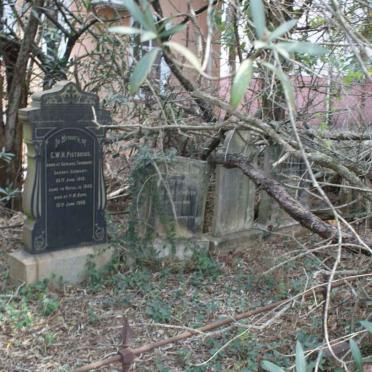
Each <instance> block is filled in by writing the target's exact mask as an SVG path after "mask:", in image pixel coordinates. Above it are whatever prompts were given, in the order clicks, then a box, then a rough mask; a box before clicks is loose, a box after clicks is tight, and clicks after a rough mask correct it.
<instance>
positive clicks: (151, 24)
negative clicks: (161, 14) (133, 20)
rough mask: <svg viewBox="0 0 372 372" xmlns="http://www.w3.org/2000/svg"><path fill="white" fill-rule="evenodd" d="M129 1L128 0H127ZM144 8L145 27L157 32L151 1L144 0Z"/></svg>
mask: <svg viewBox="0 0 372 372" xmlns="http://www.w3.org/2000/svg"><path fill="white" fill-rule="evenodd" d="M125 1H127V0H125ZM141 3H142V9H143V15H144V18H145V27H146V29H147V30H149V31H153V32H156V25H155V19H154V16H153V14H152V11H151V8H150V3H149V2H148V1H147V0H146V1H142V2H141Z"/></svg>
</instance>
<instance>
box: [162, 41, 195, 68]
mask: <svg viewBox="0 0 372 372" xmlns="http://www.w3.org/2000/svg"><path fill="white" fill-rule="evenodd" d="M163 45H164V46H167V47H169V48H170V49H172V50H173V51H175V52H177V53H180V54H182V55H183V56H184V57H185V58H186V60H187V61H188V62H189V63H190V64H191V65H192V66H193V67H194V68H195V69H196V70H198V71H201V64H200V61H199V59H198V57H196V55H195V54H194V53H193V52H191V50H189V49H187V48H186V47H184V46H183V45H181V44H178V43H175V42H174V41H167V42H165V43H163Z"/></svg>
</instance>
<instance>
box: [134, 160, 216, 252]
mask: <svg viewBox="0 0 372 372" xmlns="http://www.w3.org/2000/svg"><path fill="white" fill-rule="evenodd" d="M158 170H159V172H160V175H159V173H154V174H153V178H152V182H151V184H150V183H149V185H150V186H149V187H148V188H147V189H146V191H145V192H144V193H143V195H141V198H142V200H143V201H144V203H143V206H142V210H141V211H140V212H141V216H140V218H141V220H143V221H144V227H145V228H146V227H147V228H148V226H152V229H153V230H154V231H155V236H156V237H157V239H155V240H154V241H153V244H152V245H153V248H154V249H155V251H156V252H157V254H158V257H159V258H161V257H165V256H168V255H170V254H171V253H172V252H174V253H175V256H176V257H178V258H186V257H187V256H190V255H191V254H192V247H199V248H201V249H207V248H208V245H209V242H208V241H207V240H206V239H204V238H202V237H201V235H202V233H203V225H204V215H205V205H206V198H207V192H208V182H209V166H208V163H207V162H205V161H200V160H194V159H189V158H183V157H180V156H177V157H176V158H175V159H174V160H173V161H171V162H169V163H166V164H165V163H159V164H158Z"/></svg>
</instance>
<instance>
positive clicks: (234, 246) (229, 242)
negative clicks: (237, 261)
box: [206, 229, 262, 251]
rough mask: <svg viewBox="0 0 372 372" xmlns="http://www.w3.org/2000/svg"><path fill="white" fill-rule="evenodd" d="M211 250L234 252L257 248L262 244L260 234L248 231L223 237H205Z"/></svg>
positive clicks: (255, 231) (259, 232) (253, 230)
mask: <svg viewBox="0 0 372 372" xmlns="http://www.w3.org/2000/svg"><path fill="white" fill-rule="evenodd" d="M206 238H207V239H208V240H209V242H210V246H211V248H213V249H218V250H224V251H235V250H241V249H247V248H259V247H260V246H261V244H262V232H261V231H258V230H255V229H250V230H244V231H240V232H234V233H231V234H225V235H223V236H211V235H209V236H206Z"/></svg>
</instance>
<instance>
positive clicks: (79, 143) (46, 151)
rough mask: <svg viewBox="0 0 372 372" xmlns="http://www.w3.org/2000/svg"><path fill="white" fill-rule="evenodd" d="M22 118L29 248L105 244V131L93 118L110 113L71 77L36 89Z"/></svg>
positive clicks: (42, 249)
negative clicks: (49, 87) (103, 149)
mask: <svg viewBox="0 0 372 372" xmlns="http://www.w3.org/2000/svg"><path fill="white" fill-rule="evenodd" d="M19 117H20V120H21V121H22V122H23V128H24V129H23V130H24V141H25V142H26V144H27V159H28V167H27V177H26V182H25V187H24V192H23V210H24V213H25V215H26V221H25V224H24V229H23V240H24V246H25V249H26V251H27V252H29V253H31V254H39V253H42V252H50V251H54V250H61V249H67V248H73V249H77V247H82V246H84V247H86V246H92V245H96V244H102V243H104V242H105V241H106V222H105V216H104V209H105V204H106V195H105V182H104V177H103V164H102V149H101V146H102V141H103V140H104V134H105V131H104V128H102V127H99V126H97V124H96V123H95V122H94V118H96V121H97V122H98V123H100V124H102V125H104V124H107V123H108V122H109V120H110V118H109V114H108V112H106V111H105V110H102V109H101V108H100V106H99V99H98V97H97V96H96V95H94V94H91V93H85V92H82V91H80V90H79V89H78V88H77V86H76V85H75V84H73V83H71V82H68V81H63V82H59V83H58V84H56V86H55V87H54V88H53V89H50V90H47V91H44V92H41V93H37V94H34V95H33V96H32V106H31V107H29V108H26V109H22V110H20V113H19ZM65 256H66V252H65ZM29 261H30V259H29ZM52 266H53V265H52Z"/></svg>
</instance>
